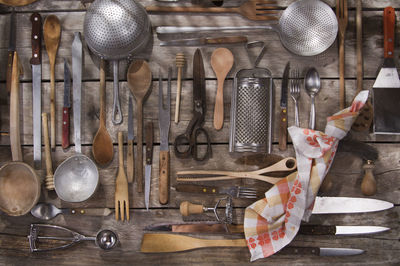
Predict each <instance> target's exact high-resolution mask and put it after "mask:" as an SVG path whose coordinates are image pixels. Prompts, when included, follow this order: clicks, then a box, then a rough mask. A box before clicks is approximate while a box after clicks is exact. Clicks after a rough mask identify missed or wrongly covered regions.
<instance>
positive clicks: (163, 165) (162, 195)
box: [158, 67, 172, 204]
mask: <svg viewBox="0 0 400 266" xmlns="http://www.w3.org/2000/svg"><path fill="white" fill-rule="evenodd" d="M171 79H172V69H171V68H170V67H169V68H168V88H167V99H166V103H165V106H164V104H163V86H162V84H163V82H162V75H161V71H160V75H159V79H158V83H159V85H158V89H159V91H158V123H159V127H160V164H159V170H160V174H159V182H158V184H159V188H158V190H159V201H160V203H161V204H167V203H168V198H169V146H168V135H169V128H170V125H171Z"/></svg>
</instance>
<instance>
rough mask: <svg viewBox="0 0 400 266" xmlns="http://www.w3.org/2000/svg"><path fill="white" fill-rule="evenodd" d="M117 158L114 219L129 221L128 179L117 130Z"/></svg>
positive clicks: (120, 136) (120, 137) (119, 135)
mask: <svg viewBox="0 0 400 266" xmlns="http://www.w3.org/2000/svg"><path fill="white" fill-rule="evenodd" d="M118 159H119V168H118V175H117V179H116V180H115V194H114V197H115V219H116V220H119V218H120V215H121V220H125V216H126V220H128V221H129V193H128V180H127V179H126V174H125V170H124V149H123V135H122V132H121V131H119V132H118Z"/></svg>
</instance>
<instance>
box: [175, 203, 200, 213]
mask: <svg viewBox="0 0 400 266" xmlns="http://www.w3.org/2000/svg"><path fill="white" fill-rule="evenodd" d="M179 211H180V212H181V214H182V216H189V215H191V214H200V213H203V212H204V206H203V205H201V204H193V203H190V202H189V201H183V202H181V205H180V207H179Z"/></svg>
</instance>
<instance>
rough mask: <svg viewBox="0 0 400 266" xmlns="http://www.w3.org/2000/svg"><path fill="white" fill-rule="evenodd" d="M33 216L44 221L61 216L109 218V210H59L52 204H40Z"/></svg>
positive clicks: (32, 212)
mask: <svg viewBox="0 0 400 266" xmlns="http://www.w3.org/2000/svg"><path fill="white" fill-rule="evenodd" d="M31 214H32V215H33V216H35V217H36V218H39V219H42V220H51V219H53V218H54V217H56V216H57V215H59V214H63V215H64V214H71V215H89V216H108V215H110V214H111V210H110V209H109V208H84V209H59V208H57V207H56V206H54V205H53V204H51V203H38V204H37V205H36V206H35V207H33V208H32V210H31Z"/></svg>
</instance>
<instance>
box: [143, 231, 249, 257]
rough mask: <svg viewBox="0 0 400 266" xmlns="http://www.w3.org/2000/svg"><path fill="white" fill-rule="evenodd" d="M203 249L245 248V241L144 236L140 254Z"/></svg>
mask: <svg viewBox="0 0 400 266" xmlns="http://www.w3.org/2000/svg"><path fill="white" fill-rule="evenodd" d="M205 247H247V242H246V239H200V238H195V237H190V236H184V235H178V234H144V235H143V239H142V245H141V248H140V251H141V252H145V253H146V252H153V253H154V252H177V251H184V250H191V249H197V248H205Z"/></svg>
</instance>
